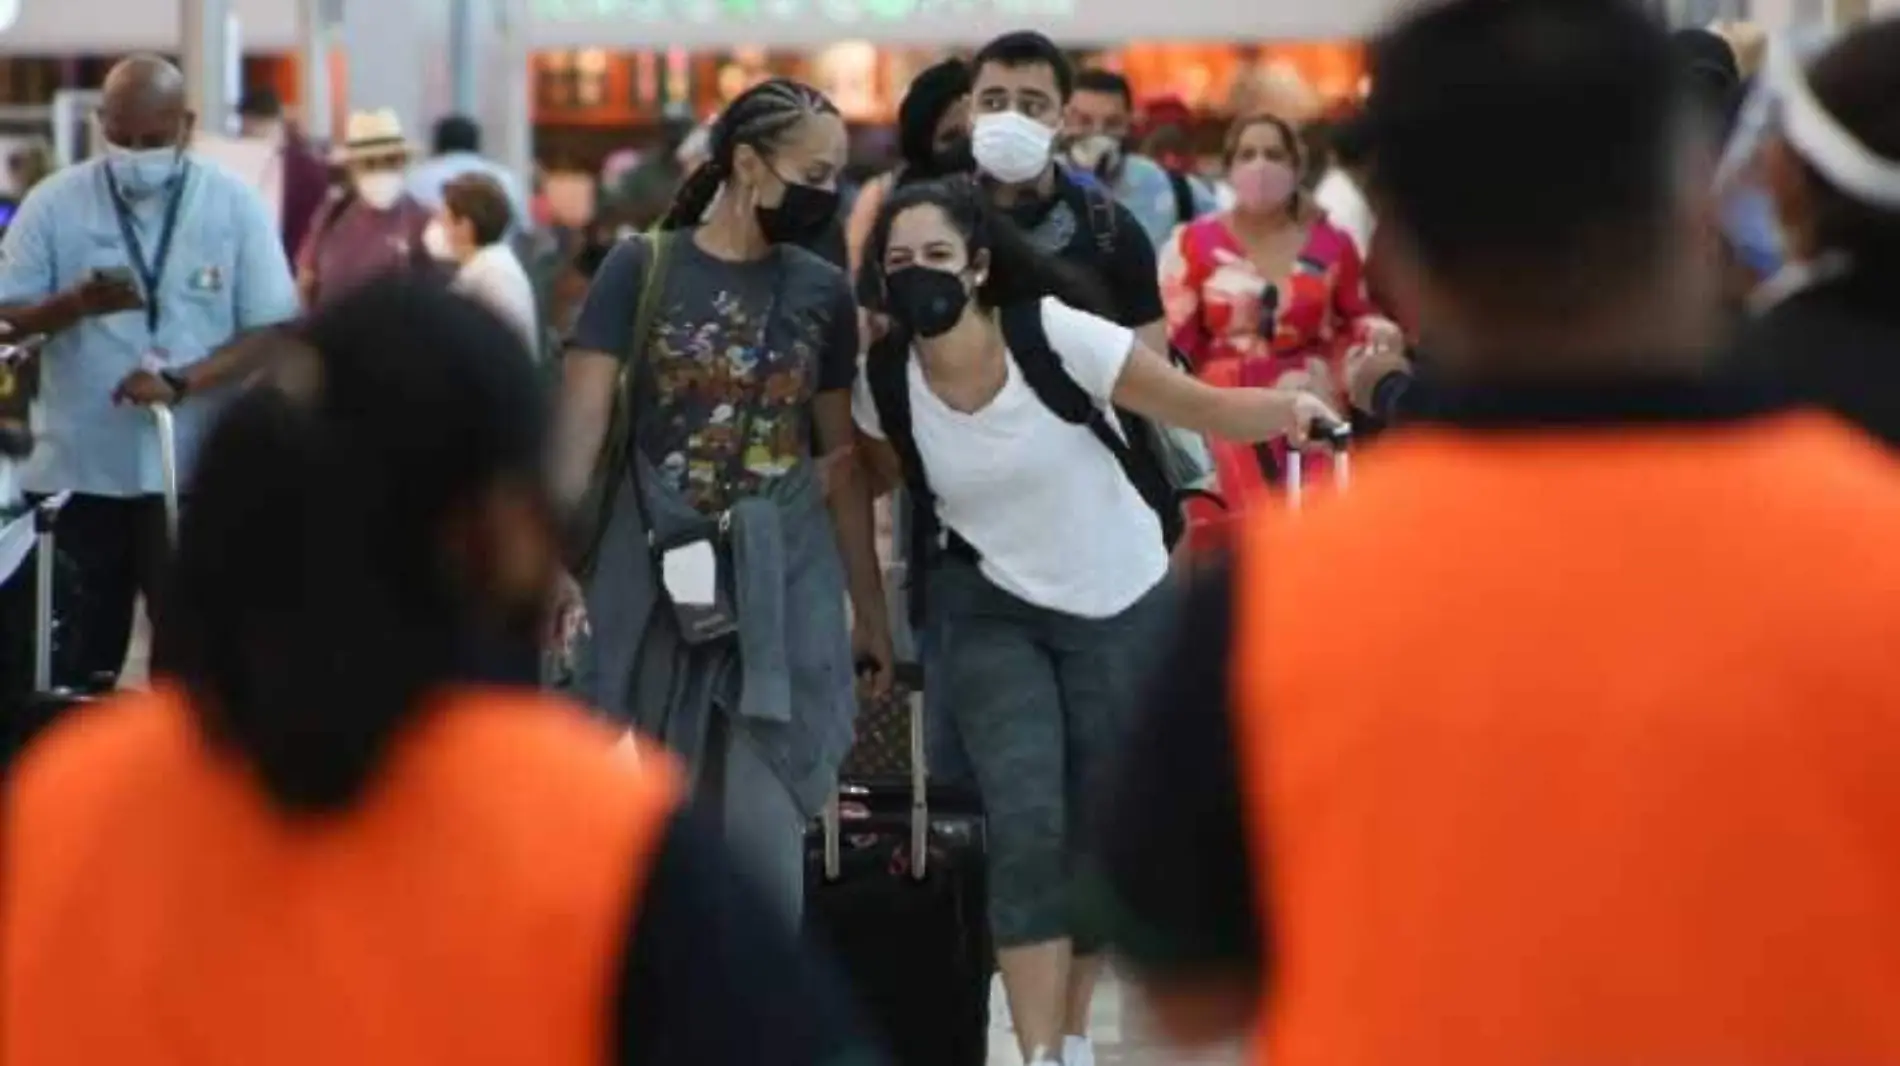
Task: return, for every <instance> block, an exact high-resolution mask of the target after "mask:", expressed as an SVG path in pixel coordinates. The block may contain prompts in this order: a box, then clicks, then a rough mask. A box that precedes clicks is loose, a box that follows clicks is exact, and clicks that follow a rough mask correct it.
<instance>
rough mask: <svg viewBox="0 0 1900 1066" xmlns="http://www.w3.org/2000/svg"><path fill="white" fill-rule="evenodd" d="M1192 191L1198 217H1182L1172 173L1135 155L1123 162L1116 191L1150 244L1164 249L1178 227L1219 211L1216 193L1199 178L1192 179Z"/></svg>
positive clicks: (1195, 215)
mask: <svg viewBox="0 0 1900 1066" xmlns="http://www.w3.org/2000/svg"><path fill="white" fill-rule="evenodd" d="M1188 189H1189V190H1190V191H1191V192H1192V194H1193V199H1194V217H1193V218H1182V217H1181V205H1180V203H1179V202H1177V201H1176V199H1175V196H1174V180H1173V179H1172V178H1170V177H1168V172H1167V171H1166V170H1164V169H1162V166H1161V164H1159V163H1157V162H1155V161H1154V160H1152V159H1149V158H1148V157H1147V156H1142V155H1131V156H1129V157H1128V158H1127V159H1126V160H1124V161H1123V163H1122V171H1121V174H1120V175H1118V177H1117V179H1116V181H1115V189H1114V192H1115V199H1117V200H1119V201H1121V205H1122V206H1123V207H1126V208H1127V209H1128V213H1129V214H1132V215H1134V216H1135V220H1136V221H1137V222H1140V223H1141V228H1142V230H1143V232H1145V233H1147V234H1148V242H1149V243H1150V244H1152V245H1154V246H1155V247H1156V248H1160V247H1163V246H1165V245H1166V244H1167V243H1168V238H1169V237H1171V236H1173V235H1174V228H1175V227H1176V226H1179V225H1181V224H1182V223H1184V222H1192V221H1194V218H1199V217H1200V216H1202V215H1206V214H1211V213H1213V211H1214V209H1215V204H1214V194H1213V193H1212V192H1210V191H1209V190H1208V188H1207V186H1205V185H1203V184H1202V183H1201V182H1200V181H1199V180H1198V179H1195V178H1189V179H1188Z"/></svg>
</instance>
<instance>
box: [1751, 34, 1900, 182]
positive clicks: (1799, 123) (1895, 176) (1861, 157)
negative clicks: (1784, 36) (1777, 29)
mask: <svg viewBox="0 0 1900 1066" xmlns="http://www.w3.org/2000/svg"><path fill="white" fill-rule="evenodd" d="M1763 73H1764V75H1765V77H1766V79H1767V82H1768V88H1769V91H1770V92H1771V93H1773V94H1774V98H1775V104H1776V106H1777V108H1778V110H1779V111H1780V123H1779V124H1780V127H1781V135H1782V137H1783V138H1784V139H1785V140H1786V141H1787V142H1788V145H1789V147H1791V148H1793V149H1794V150H1795V151H1796V152H1798V153H1800V155H1801V158H1803V159H1805V160H1807V161H1808V163H1809V164H1810V165H1812V166H1813V167H1814V169H1815V170H1817V171H1819V172H1820V173H1821V176H1822V177H1824V178H1826V179H1827V180H1828V181H1829V182H1830V183H1832V184H1833V185H1834V187H1835V188H1837V189H1839V190H1840V191H1841V192H1843V193H1846V194H1847V195H1848V196H1850V197H1852V198H1853V199H1855V200H1858V201H1860V202H1861V203H1864V204H1867V205H1869V206H1871V207H1879V208H1885V209H1888V210H1894V211H1900V163H1896V162H1894V161H1892V160H1890V159H1884V158H1882V157H1881V156H1879V155H1877V154H1875V153H1874V152H1873V151H1872V150H1870V149H1869V148H1868V147H1867V146H1866V145H1864V144H1862V143H1860V139H1859V138H1858V137H1855V136H1854V135H1853V134H1852V133H1849V132H1848V130H1847V127H1845V126H1842V125H1841V124H1840V122H1839V121H1838V120H1836V119H1835V118H1834V116H1833V115H1831V114H1829V113H1828V110H1827V108H1825V107H1823V106H1821V101H1819V100H1817V99H1815V97H1814V90H1813V88H1811V87H1810V86H1809V85H1808V76H1807V74H1806V72H1805V71H1803V70H1802V68H1801V62H1800V60H1799V59H1798V58H1797V57H1796V54H1795V49H1794V48H1792V47H1790V46H1788V45H1787V44H1785V43H1783V42H1781V41H1773V42H1770V44H1769V46H1768V60H1767V64H1766V69H1765V70H1764V72H1763Z"/></svg>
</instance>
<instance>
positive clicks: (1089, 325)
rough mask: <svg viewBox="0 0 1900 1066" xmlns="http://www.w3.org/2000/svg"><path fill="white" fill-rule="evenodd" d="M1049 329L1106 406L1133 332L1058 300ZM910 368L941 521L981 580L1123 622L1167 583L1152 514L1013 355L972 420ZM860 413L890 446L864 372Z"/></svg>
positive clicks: (914, 420)
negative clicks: (1040, 393)
mask: <svg viewBox="0 0 1900 1066" xmlns="http://www.w3.org/2000/svg"><path fill="white" fill-rule="evenodd" d="M1042 325H1043V330H1044V332H1045V333H1047V334H1048V337H1049V347H1050V348H1052V349H1053V350H1054V351H1055V353H1056V355H1057V356H1058V357H1059V358H1060V359H1061V360H1062V364H1063V366H1064V367H1066V368H1067V369H1068V372H1069V376H1070V377H1072V378H1074V379H1075V382H1076V384H1078V385H1080V386H1082V388H1083V389H1084V390H1086V391H1087V392H1088V393H1089V395H1091V396H1093V397H1095V398H1096V399H1097V400H1099V401H1101V403H1102V404H1103V405H1104V406H1105V407H1106V406H1107V404H1108V401H1109V397H1110V395H1111V394H1112V393H1113V391H1114V388H1115V382H1116V379H1118V378H1119V377H1120V376H1121V372H1122V367H1123V366H1124V365H1125V364H1126V363H1127V362H1128V354H1129V351H1130V349H1131V348H1132V347H1133V345H1134V333H1133V331H1131V330H1130V329H1128V328H1127V327H1126V326H1119V325H1116V324H1115V323H1113V322H1110V321H1108V320H1107V319H1104V318H1098V317H1097V316H1095V315H1091V314H1088V313H1086V312H1083V311H1078V310H1076V309H1075V308H1073V307H1070V306H1068V305H1067V304H1065V303H1063V302H1062V301H1060V300H1057V299H1055V298H1054V297H1050V298H1047V299H1045V300H1044V301H1043V303H1042ZM907 366H908V371H907V373H908V376H909V382H910V421H911V436H912V437H913V438H914V439H915V440H916V443H917V454H918V456H919V457H920V458H921V459H922V460H923V464H924V470H925V471H926V473H927V477H928V478H929V481H930V488H931V491H932V492H934V493H935V494H936V497H937V515H938V517H939V518H940V519H941V520H942V521H943V523H944V524H945V525H946V526H948V527H949V528H951V529H953V530H955V531H956V532H957V534H958V535H959V536H961V537H963V539H965V540H967V541H969V542H970V545H971V546H972V547H974V548H975V549H976V550H977V553H978V555H979V556H981V564H980V565H981V567H982V570H983V576H985V577H987V578H989V580H990V581H991V582H993V583H994V584H995V585H996V586H997V587H998V588H1001V589H1003V590H1004V591H1006V592H1008V593H1010V594H1011V595H1013V596H1016V597H1017V598H1018V599H1021V600H1024V601H1026V602H1028V603H1032V604H1035V605H1036V606H1038V607H1045V608H1048V609H1049V610H1052V611H1061V612H1063V613H1065V614H1071V615H1076V616H1078V617H1082V618H1110V617H1113V616H1115V615H1117V614H1120V613H1121V612H1122V611H1124V610H1127V609H1128V608H1129V607H1130V606H1132V605H1133V604H1134V603H1135V601H1136V600H1139V599H1140V598H1141V597H1142V596H1143V595H1145V594H1146V593H1147V592H1148V591H1149V590H1150V589H1153V588H1154V587H1155V585H1157V584H1159V583H1160V581H1161V579H1162V578H1163V577H1165V576H1167V572H1168V553H1167V549H1166V548H1164V547H1163V546H1162V543H1161V521H1160V519H1158V518H1157V517H1155V513H1154V510H1153V509H1152V508H1150V507H1149V506H1148V504H1147V503H1146V502H1145V501H1143V500H1142V498H1141V494H1140V493H1138V492H1136V491H1135V486H1134V485H1133V483H1131V482H1130V481H1129V480H1128V475H1127V474H1126V473H1124V472H1123V471H1122V468H1121V464H1120V463H1118V462H1116V460H1115V456H1114V455H1113V454H1112V453H1111V452H1109V450H1108V449H1107V448H1105V447H1103V446H1102V442H1101V441H1099V440H1097V439H1096V438H1095V435H1094V434H1093V433H1091V432H1089V429H1088V427H1087V426H1077V425H1071V424H1070V423H1068V422H1064V421H1063V420H1062V419H1061V418H1058V417H1057V416H1056V414H1055V413H1054V412H1052V411H1050V410H1049V408H1048V407H1046V406H1045V405H1044V404H1043V402H1042V401H1041V400H1040V399H1038V398H1037V397H1036V394H1035V392H1034V391H1032V390H1031V389H1030V387H1029V384H1028V382H1026V381H1024V380H1023V376H1022V370H1021V368H1020V367H1018V366H1017V365H1016V360H1015V357H1014V356H1011V357H1010V359H1009V364H1008V369H1009V377H1008V379H1007V380H1006V381H1005V382H1004V384H1003V388H1002V391H1001V392H998V393H997V394H996V397H995V398H994V399H992V400H991V401H990V402H989V403H988V404H987V405H986V406H984V408H983V409H982V410H980V411H977V412H976V413H974V414H964V413H962V412H960V411H956V410H953V409H952V408H950V407H949V406H948V405H946V404H945V403H944V402H943V401H942V400H941V399H938V397H937V394H936V393H934V392H932V391H931V390H930V386H929V384H928V383H927V382H926V381H925V380H924V372H923V368H922V367H921V366H920V365H919V364H918V361H917V359H916V358H912V359H911V360H910V361H909V362H908V364H907ZM851 407H852V413H853V415H854V417H855V418H856V419H857V423H858V426H859V427H860V428H862V429H863V430H864V432H865V433H867V434H869V435H870V436H873V437H876V438H878V439H879V440H883V439H884V429H883V426H881V425H880V424H879V423H878V417H877V406H876V403H875V402H874V401H873V400H872V398H871V388H870V385H869V383H868V382H866V380H865V377H864V375H863V374H859V375H858V384H857V389H856V391H855V392H854V393H853V395H852V403H851ZM1110 418H1111V420H1112V419H1113V414H1112V413H1111V414H1110Z"/></svg>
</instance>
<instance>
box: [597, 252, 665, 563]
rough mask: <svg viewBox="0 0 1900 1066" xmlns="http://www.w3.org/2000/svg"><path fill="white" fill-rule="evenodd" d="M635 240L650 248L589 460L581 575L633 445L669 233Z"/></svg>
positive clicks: (662, 291) (600, 534) (662, 295)
mask: <svg viewBox="0 0 1900 1066" xmlns="http://www.w3.org/2000/svg"><path fill="white" fill-rule="evenodd" d="M638 239H639V240H644V241H646V242H647V244H648V246H649V248H650V249H651V252H650V254H649V255H648V256H647V268H646V276H645V277H644V278H643V279H641V283H640V299H639V301H638V302H637V303H636V304H635V305H634V312H633V330H632V332H631V333H629V334H628V341H629V344H630V349H629V350H628V351H627V353H626V359H625V360H624V361H623V362H622V363H621V364H620V375H619V377H618V378H617V379H615V384H614V402H613V409H612V413H611V414H610V415H609V416H608V419H607V435H606V437H605V438H604V439H603V440H602V441H601V445H600V454H599V455H598V456H597V457H596V458H595V460H594V477H593V482H592V485H591V487H590V490H589V492H588V497H589V498H590V500H592V501H593V502H592V505H591V506H589V507H588V508H587V511H588V513H589V516H590V517H591V519H592V523H591V525H590V527H589V529H588V532H587V535H586V543H585V544H584V546H583V548H582V551H581V553H580V557H579V559H578V561H577V563H576V566H575V572H576V574H577V575H579V576H582V577H585V576H586V575H587V574H589V573H591V572H592V571H593V568H594V562H595V560H596V559H597V558H598V557H599V554H600V542H601V539H602V538H603V537H605V536H606V534H607V522H608V520H609V519H610V518H611V517H612V515H613V505H614V497H615V496H616V495H618V494H619V491H620V482H621V481H622V480H623V479H624V478H625V477H626V472H627V461H628V458H629V455H630V452H629V449H630V448H631V447H632V441H633V422H634V418H635V415H636V405H637V404H638V402H639V399H640V392H641V389H640V384H641V382H642V381H644V380H645V378H646V370H647V368H648V351H649V349H651V347H652V341H653V327H654V325H655V323H656V322H657V321H658V319H659V314H660V301H661V300H662V299H664V298H665V296H666V265H667V259H668V258H669V256H668V252H669V251H671V249H672V242H673V234H672V233H670V232H667V231H664V230H661V231H655V232H653V233H648V234H642V235H641V236H640V237H639V238H638Z"/></svg>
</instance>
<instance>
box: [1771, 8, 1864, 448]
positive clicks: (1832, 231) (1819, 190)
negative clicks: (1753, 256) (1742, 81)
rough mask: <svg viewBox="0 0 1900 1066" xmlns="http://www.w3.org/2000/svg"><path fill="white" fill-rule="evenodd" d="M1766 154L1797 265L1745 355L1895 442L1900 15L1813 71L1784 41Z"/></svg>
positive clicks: (1780, 277) (1779, 278)
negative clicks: (1895, 102) (1786, 49)
mask: <svg viewBox="0 0 1900 1066" xmlns="http://www.w3.org/2000/svg"><path fill="white" fill-rule="evenodd" d="M1764 77H1765V86H1764V88H1765V90H1766V91H1767V92H1768V93H1770V94H1772V95H1773V97H1774V99H1775V101H1776V104H1775V107H1774V109H1773V113H1774V115H1775V116H1776V118H1775V122H1776V125H1775V127H1774V129H1773V131H1772V135H1771V137H1770V138H1769V141H1768V143H1767V144H1766V145H1765V146H1764V148H1763V150H1762V153H1761V158H1760V160H1759V163H1760V167H1761V172H1762V173H1763V175H1764V176H1765V179H1766V184H1767V186H1768V190H1769V193H1770V195H1771V196H1772V198H1773V202H1774V206H1775V214H1776V215H1777V216H1778V220H1777V221H1778V224H1777V226H1776V229H1777V230H1778V231H1779V232H1780V233H1781V234H1783V235H1784V248H1785V250H1786V253H1787V256H1788V263H1789V265H1787V266H1785V267H1784V268H1783V269H1782V270H1781V272H1780V273H1779V274H1777V275H1776V276H1775V277H1774V278H1772V279H1771V280H1770V281H1769V283H1768V284H1767V285H1766V286H1765V287H1764V288H1763V289H1762V290H1760V291H1758V292H1757V294H1756V307H1757V309H1758V311H1759V313H1760V318H1759V319H1758V320H1757V321H1756V322H1755V324H1754V326H1753V328H1751V329H1748V330H1746V331H1745V332H1744V334H1743V339H1742V344H1741V348H1742V353H1743V356H1744V359H1745V361H1746V362H1748V363H1749V364H1751V365H1752V366H1755V367H1765V368H1767V370H1768V371H1769V372H1770V373H1771V374H1772V375H1773V376H1774V377H1775V378H1776V379H1777V380H1778V381H1780V382H1781V383H1782V384H1784V385H1786V386H1787V387H1788V388H1789V389H1791V390H1792V391H1793V392H1794V393H1795V394H1796V395H1797V396H1799V397H1800V398H1802V399H1803V400H1807V401H1809V402H1813V403H1818V404H1820V405H1822V406H1824V407H1828V408H1831V409H1832V410H1835V411H1838V412H1840V413H1841V414H1842V415H1845V416H1846V417H1848V418H1850V419H1852V420H1853V421H1854V422H1856V423H1858V424H1859V425H1860V426H1861V427H1863V428H1865V429H1867V430H1868V431H1870V432H1872V433H1874V434H1876V435H1878V436H1879V437H1880V438H1881V439H1882V440H1884V441H1886V442H1887V443H1888V444H1892V445H1900V305H1896V303H1895V300H1894V296H1895V294H1896V293H1900V110H1897V109H1896V108H1895V107H1894V101H1896V100H1900V19H1891V18H1890V19H1886V20H1883V21H1880V22H1875V23H1871V24H1869V25H1866V26H1863V27H1862V28H1860V29H1859V30H1856V31H1855V32H1854V33H1853V34H1852V35H1851V36H1849V37H1847V38H1846V39H1845V40H1843V41H1841V42H1839V43H1838V44H1836V45H1834V47H1832V48H1830V49H1829V50H1828V51H1827V52H1826V53H1824V54H1823V55H1822V56H1821V57H1820V58H1819V59H1817V60H1816V61H1815V63H1814V64H1813V65H1812V66H1811V67H1810V68H1809V69H1808V70H1807V71H1805V72H1804V71H1803V69H1802V67H1801V65H1800V64H1799V63H1798V62H1796V61H1795V59H1794V57H1793V55H1792V54H1791V53H1789V52H1786V51H1782V50H1779V49H1778V50H1776V51H1775V52H1774V53H1773V55H1772V56H1771V58H1770V60H1769V62H1768V67H1767V70H1766V72H1765V75H1764Z"/></svg>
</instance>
